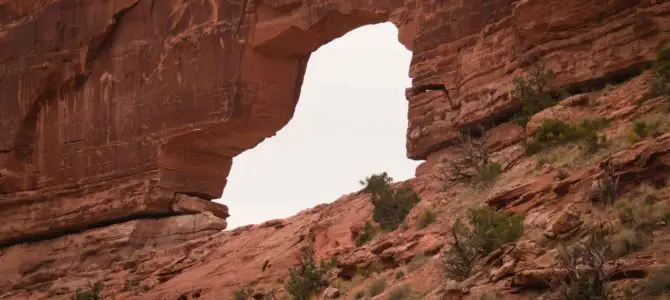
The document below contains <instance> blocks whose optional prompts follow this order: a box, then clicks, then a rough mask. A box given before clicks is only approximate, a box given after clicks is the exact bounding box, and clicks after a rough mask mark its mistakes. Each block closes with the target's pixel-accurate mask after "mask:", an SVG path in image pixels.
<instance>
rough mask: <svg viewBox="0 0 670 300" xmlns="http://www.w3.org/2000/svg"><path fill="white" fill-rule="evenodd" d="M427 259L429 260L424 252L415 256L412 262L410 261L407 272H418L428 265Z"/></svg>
mask: <svg viewBox="0 0 670 300" xmlns="http://www.w3.org/2000/svg"><path fill="white" fill-rule="evenodd" d="M426 259H427V258H426V255H425V254H423V252H421V253H418V254H417V255H414V257H412V260H410V261H409V263H408V264H407V271H409V272H411V271H414V270H416V269H417V268H418V267H420V266H422V265H423V264H424V263H426Z"/></svg>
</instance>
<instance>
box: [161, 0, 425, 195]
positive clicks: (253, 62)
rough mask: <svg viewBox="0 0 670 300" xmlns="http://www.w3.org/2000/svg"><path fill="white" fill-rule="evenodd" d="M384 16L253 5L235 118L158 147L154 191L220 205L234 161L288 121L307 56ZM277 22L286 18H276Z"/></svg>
mask: <svg viewBox="0 0 670 300" xmlns="http://www.w3.org/2000/svg"><path fill="white" fill-rule="evenodd" d="M390 9H391V8H389V9H386V10H384V9H381V8H379V7H376V8H374V7H372V6H370V8H369V9H367V10H366V9H364V7H363V8H361V9H351V8H349V9H342V8H333V7H322V8H320V10H322V11H323V12H322V13H318V11H319V9H315V8H314V7H305V6H298V7H297V8H295V7H293V9H291V7H290V6H289V7H288V8H286V7H284V6H275V7H272V6H270V5H268V4H259V6H257V7H256V8H255V10H256V12H257V15H256V18H257V19H256V21H255V24H256V25H255V26H253V27H252V28H251V32H250V33H249V41H243V42H244V43H245V50H244V54H243V58H242V64H241V68H242V71H241V73H240V76H241V77H240V79H239V80H240V81H241V87H240V90H239V91H238V93H237V94H236V95H235V97H236V99H235V100H234V103H233V105H235V106H234V108H233V110H234V111H235V112H234V113H233V115H232V116H231V117H230V118H228V119H225V120H222V121H220V122H215V123H214V124H211V125H209V124H208V125H207V126H206V127H201V128H196V129H194V130H193V131H192V132H188V133H185V134H182V135H179V136H175V137H170V139H169V140H168V141H166V142H165V143H164V144H163V145H161V147H160V151H159V155H158V165H159V168H160V185H161V186H163V187H165V188H166V189H168V190H172V191H175V192H178V193H185V194H190V195H194V196H198V197H200V198H205V199H213V198H218V197H220V196H221V192H222V191H223V189H224V186H225V183H226V177H227V176H228V174H229V171H230V168H231V166H232V158H233V157H235V156H236V155H238V154H240V153H241V152H243V151H244V150H247V149H250V148H253V147H255V146H256V145H257V144H259V143H260V142H261V141H263V140H264V139H265V138H267V137H270V136H273V135H274V134H275V133H276V132H277V131H279V130H280V129H281V128H282V127H284V126H285V125H286V124H287V123H288V121H289V120H290V119H291V117H292V116H293V112H294V110H295V106H296V104H297V101H298V97H299V95H300V88H301V86H302V81H303V77H304V74H305V69H306V66H307V62H308V61H309V56H310V54H311V53H312V52H313V51H315V50H316V49H318V48H319V47H321V46H322V45H325V44H326V43H328V42H330V41H332V40H334V39H336V38H338V37H341V36H342V35H344V34H346V33H347V32H349V31H351V30H354V29H356V28H359V27H361V26H364V25H369V24H376V23H381V22H386V21H388V20H389V19H390V17H391V16H390V14H389V11H390ZM395 9H396V10H397V9H398V8H395ZM315 12H317V13H315ZM282 14H284V15H285V16H283V17H280V18H277V16H278V15H282ZM405 24H408V23H405ZM403 25H404V24H403ZM403 25H401V26H399V27H400V29H401V31H400V35H399V39H400V41H401V42H404V43H403V44H404V45H405V46H406V47H408V48H409V47H411V38H408V37H407V36H408V35H411V34H412V32H409V31H410V30H412V29H414V28H411V25H410V26H409V27H408V26H407V25H404V26H405V27H404V28H403ZM403 29H404V30H403Z"/></svg>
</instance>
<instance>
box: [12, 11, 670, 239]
mask: <svg viewBox="0 0 670 300" xmlns="http://www.w3.org/2000/svg"><path fill="white" fill-rule="evenodd" d="M1 8H2V11H3V16H2V18H1V19H0V32H2V35H0V44H1V45H2V47H1V48H2V51H0V61H2V63H1V68H0V69H1V70H2V72H1V73H0V79H1V81H2V82H3V83H4V85H3V86H2V87H1V89H2V94H3V95H4V100H3V101H2V102H1V103H0V120H2V123H1V124H0V129H1V130H0V195H2V196H1V197H0V218H2V219H3V220H11V222H8V224H26V225H15V226H3V227H2V228H0V244H8V243H14V242H17V241H20V240H24V239H40V238H45V237H48V236H56V235H59V234H62V233H64V232H68V231H72V230H80V229H84V228H89V227H91V226H97V225H99V224H103V223H105V224H107V223H110V222H115V220H122V219H123V220H127V219H129V218H135V217H138V216H157V215H164V214H171V213H174V211H172V210H171V208H170V202H171V201H172V200H173V199H174V194H175V193H177V194H179V193H181V194H188V195H194V196H197V197H199V198H203V199H212V198H217V197H219V196H220V195H221V192H222V190H223V188H224V186H225V183H226V177H227V175H228V172H229V170H230V167H231V165H232V158H233V157H234V156H236V155H238V154H239V153H241V152H242V151H244V150H246V149H250V148H252V147H254V146H255V145H257V144H258V143H260V142H261V141H263V139H265V138H266V137H269V136H272V135H274V133H275V132H277V130H279V129H280V128H282V127H283V126H284V125H285V124H286V123H287V122H288V121H289V119H290V118H291V116H292V114H293V111H294V108H295V105H296V101H297V98H298V95H299V89H300V86H301V83H302V79H303V75H304V72H305V68H306V64H307V61H308V58H309V55H310V53H311V52H312V51H314V50H316V49H318V48H319V47H320V46H321V45H323V44H325V43H327V42H329V41H331V40H333V39H335V38H337V37H339V36H341V35H343V34H344V33H346V32H348V31H350V30H352V29H355V28H357V27H360V26H363V25H366V24H373V23H379V22H384V21H391V22H393V23H394V24H396V25H397V26H398V27H399V41H400V42H401V43H403V44H404V45H405V46H406V47H407V48H408V49H411V50H412V51H413V53H414V54H413V59H412V64H411V66H410V76H411V77H412V78H413V82H412V87H411V88H410V89H408V90H407V93H406V95H407V98H408V100H409V114H408V117H409V125H408V128H407V152H408V156H409V157H412V158H416V159H422V158H426V157H427V156H428V155H429V154H431V153H432V152H435V151H437V150H439V149H440V148H443V147H444V146H446V145H448V144H449V143H451V142H452V141H453V138H454V137H455V136H456V132H457V129H458V128H461V127H470V126H474V125H477V124H482V123H500V122H501V121H504V120H505V119H506V118H508V117H509V115H510V113H512V112H513V111H514V110H515V109H516V107H517V105H516V104H515V103H514V102H513V101H512V99H511V98H510V94H509V91H510V89H511V87H512V78H513V76H517V75H520V74H522V73H524V69H526V68H527V67H528V65H529V62H531V61H532V59H531V58H533V59H539V60H541V61H543V62H544V63H545V65H546V66H547V67H548V68H551V69H553V70H554V71H555V72H556V73H557V79H556V81H555V82H554V83H553V84H552V85H551V86H550V87H549V88H550V89H552V90H556V89H557V88H558V87H562V86H575V85H577V86H579V85H588V84H591V83H593V82H599V81H603V80H605V81H606V80H607V79H608V78H610V77H614V76H615V75H617V74H627V73H626V72H629V71H630V70H631V69H634V68H636V67H638V66H640V64H641V63H644V62H647V61H649V60H650V59H652V58H653V55H652V54H653V53H654V52H656V50H657V49H658V48H659V46H660V45H662V44H663V43H664V42H666V41H668V40H669V39H670V38H669V30H668V27H667V26H665V25H664V24H665V23H667V13H668V11H670V4H669V3H668V2H667V1H642V2H640V1H638V2H630V1H622V0H620V1H614V2H610V3H607V4H606V5H603V4H602V3H600V2H592V1H591V2H584V1H579V0H569V1H563V2H562V3H561V5H560V9H557V8H556V7H554V6H553V5H552V6H548V5H546V3H544V2H543V1H540V0H532V1H523V2H514V1H512V2H510V1H505V0H495V1H492V2H491V1H488V2H467V3H461V2H448V3H442V2H440V1H434V0H432V1H427V2H416V1H414V0H407V1H371V0H339V1H300V0H287V1H280V2H277V1H267V0H261V1H257V2H251V3H250V2H249V1H230V0H226V1H199V2H198V1H196V2H193V1H187V2H183V1H173V0H169V1H150V0H115V1H111V2H110V1H84V2H77V3H74V4H71V3H69V2H67V1H42V0H28V1H26V0H21V1H19V0H13V1H5V3H3V4H2V6H1ZM537 16H542V18H538V17H537ZM601 16H608V17H607V20H605V21H603V20H601V18H600V17H601ZM602 49H608V51H602ZM213 61H217V62H218V63H216V64H213V63H212V62H213ZM585 62H586V63H585ZM436 87H438V88H436ZM440 87H443V88H440ZM184 112H188V113H184ZM121 186H124V187H126V188H125V190H123V191H119V190H118V188H117V187H121ZM115 190H117V191H115ZM81 211H92V212H95V213H92V214H83V213H78V212H81ZM28 212H29V213H28Z"/></svg>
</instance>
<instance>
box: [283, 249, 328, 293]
mask: <svg viewBox="0 0 670 300" xmlns="http://www.w3.org/2000/svg"><path fill="white" fill-rule="evenodd" d="M325 273H326V270H325V268H324V266H323V264H322V265H317V264H316V262H315V260H314V250H313V249H312V248H310V247H304V248H302V251H301V255H300V265H299V266H298V267H297V268H295V269H294V268H291V269H289V276H290V279H289V281H288V282H287V283H286V285H285V286H284V288H285V289H286V292H287V293H289V294H290V295H292V296H293V297H294V298H295V299H296V300H308V299H309V298H310V297H311V296H312V295H314V294H316V293H317V292H318V291H320V290H321V289H323V288H325V287H327V286H328V280H326V278H325Z"/></svg>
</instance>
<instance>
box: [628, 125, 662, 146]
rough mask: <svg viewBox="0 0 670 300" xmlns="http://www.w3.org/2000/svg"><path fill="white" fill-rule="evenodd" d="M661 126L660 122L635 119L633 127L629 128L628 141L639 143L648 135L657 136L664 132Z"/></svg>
mask: <svg viewBox="0 0 670 300" xmlns="http://www.w3.org/2000/svg"><path fill="white" fill-rule="evenodd" d="M660 128H661V123H660V122H645V121H644V120H638V121H635V122H633V125H632V127H631V129H629V130H628V134H627V136H628V141H629V142H631V143H637V142H639V141H640V140H642V139H645V138H648V137H657V136H659V135H661V134H663V132H662V131H661V129H660Z"/></svg>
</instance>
